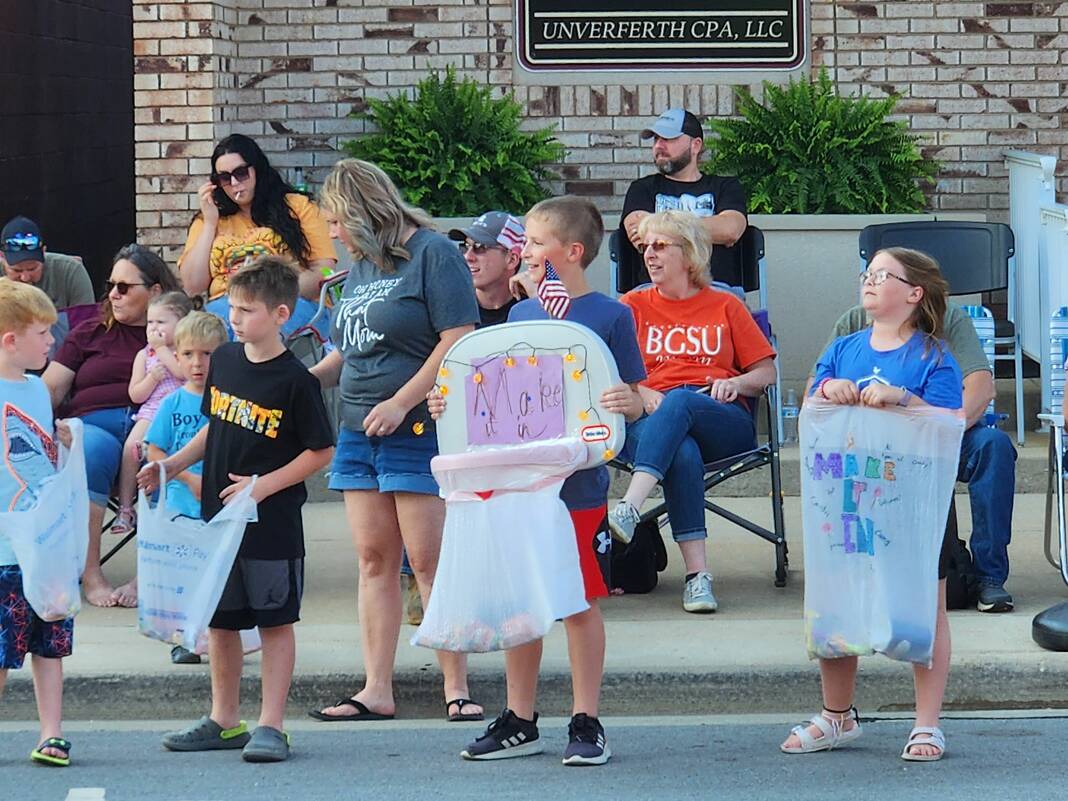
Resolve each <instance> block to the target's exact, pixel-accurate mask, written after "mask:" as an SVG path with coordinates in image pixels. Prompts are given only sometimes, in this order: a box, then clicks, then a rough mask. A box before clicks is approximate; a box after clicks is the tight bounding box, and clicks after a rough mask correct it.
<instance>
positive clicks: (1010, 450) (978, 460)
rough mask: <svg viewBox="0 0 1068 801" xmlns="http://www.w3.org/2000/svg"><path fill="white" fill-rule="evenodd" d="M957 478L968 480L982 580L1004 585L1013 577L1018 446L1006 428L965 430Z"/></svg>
mask: <svg viewBox="0 0 1068 801" xmlns="http://www.w3.org/2000/svg"><path fill="white" fill-rule="evenodd" d="M957 480H958V481H964V482H967V484H968V496H969V498H970V499H971V506H972V537H971V548H972V557H973V559H974V560H975V572H976V573H977V574H978V577H979V582H980V583H981V584H986V585H997V586H1000V585H1002V584H1004V583H1005V580H1006V579H1007V578H1008V577H1009V550H1008V548H1009V541H1010V540H1011V538H1012V498H1013V492H1014V491H1015V486H1016V449H1015V448H1014V447H1013V446H1012V440H1011V439H1009V436H1008V435H1007V434H1006V433H1005V432H1004V431H1000V430H998V429H996V428H989V427H987V426H984V425H975V426H972V427H971V428H969V429H968V430H967V431H965V432H964V439H963V440H962V441H961V446H960V467H959V468H958V470H957Z"/></svg>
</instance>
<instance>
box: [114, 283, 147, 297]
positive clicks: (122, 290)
mask: <svg viewBox="0 0 1068 801" xmlns="http://www.w3.org/2000/svg"><path fill="white" fill-rule="evenodd" d="M135 286H148V284H131V283H129V282H127V281H105V282H104V289H106V290H107V293H108V294H109V295H110V294H111V290H113V289H115V290H117V291H118V293H119V294H120V295H125V294H126V293H127V292H129V291H130V290H131V289H133V288H134V287H135Z"/></svg>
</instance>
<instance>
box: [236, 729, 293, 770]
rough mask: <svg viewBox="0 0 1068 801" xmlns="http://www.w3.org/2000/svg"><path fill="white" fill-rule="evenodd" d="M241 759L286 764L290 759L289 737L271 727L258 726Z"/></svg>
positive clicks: (253, 731)
mask: <svg viewBox="0 0 1068 801" xmlns="http://www.w3.org/2000/svg"><path fill="white" fill-rule="evenodd" d="M241 758H242V759H243V760H245V761H246V762H285V761H286V760H287V759H289V735H288V734H286V733H285V732H284V731H279V730H278V729H274V728H271V727H270V726H257V727H256V728H255V729H253V730H252V736H251V737H250V738H249V741H248V743H246V745H245V747H244V749H243V750H242V751H241Z"/></svg>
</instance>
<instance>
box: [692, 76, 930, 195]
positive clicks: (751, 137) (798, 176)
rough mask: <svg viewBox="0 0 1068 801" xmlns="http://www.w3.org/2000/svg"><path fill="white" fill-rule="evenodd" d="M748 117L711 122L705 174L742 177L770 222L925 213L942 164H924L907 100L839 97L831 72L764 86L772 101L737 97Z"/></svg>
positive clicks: (741, 94) (739, 94) (742, 91)
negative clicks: (901, 110)
mask: <svg viewBox="0 0 1068 801" xmlns="http://www.w3.org/2000/svg"><path fill="white" fill-rule="evenodd" d="M737 98H738V104H739V108H738V111H739V114H740V117H739V118H737V119H715V120H712V121H710V122H709V128H710V129H711V131H712V136H710V137H709V139H708V142H707V144H708V149H709V152H710V154H711V158H710V159H709V161H708V162H707V164H706V165H703V167H702V169H704V170H705V171H706V172H708V173H710V174H716V175H736V176H738V179H739V180H740V181H741V183H742V186H744V187H745V189H746V192H747V193H748V195H749V210H750V211H751V212H754V213H761V214H875V213H902V212H917V211H922V210H923V209H924V207H925V205H926V198H925V197H924V194H923V191H922V189H921V187H922V186H923V185H925V184H927V185H930V184H933V183H934V176H935V174H936V173H937V171H938V169H939V164H938V163H937V162H935V161H933V160H931V159H928V158H926V157H924V156H923V154H922V153H921V152H920V149H919V147H918V146H917V138H916V137H915V136H913V135H912V134H910V133H909V131H908V127H907V126H906V125H905V123H903V122H898V121H891V120H888V119H887V116H888V115H890V114H892V113H893V111H894V107H895V106H896V105H897V101H898V98H896V97H887V98H869V97H864V96H860V97H840V96H838V95H837V94H836V93H835V90H834V85H833V84H832V83H831V79H830V78H829V77H828V75H827V71H826V70H820V74H819V76H818V77H817V78H816V80H815V81H807V80H806V81H791V82H790V83H789V84H788V85H786V86H775V85H773V84H769V83H765V84H764V102H763V104H761V103H759V102H757V100H756V99H755V98H754V97H753V96H752V94H751V93H750V92H749V91H748V90H747V89H739V90H738V91H737Z"/></svg>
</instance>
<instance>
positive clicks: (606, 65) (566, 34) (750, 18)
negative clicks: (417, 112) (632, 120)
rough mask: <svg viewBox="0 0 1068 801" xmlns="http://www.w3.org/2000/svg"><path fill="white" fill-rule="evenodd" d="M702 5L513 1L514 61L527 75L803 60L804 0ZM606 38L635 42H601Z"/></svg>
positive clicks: (779, 64) (786, 66) (750, 66)
mask: <svg viewBox="0 0 1068 801" xmlns="http://www.w3.org/2000/svg"><path fill="white" fill-rule="evenodd" d="M710 5H712V3H711V2H710V0H517V2H516V21H515V24H516V28H515V30H516V36H515V42H516V58H517V60H518V62H519V64H520V66H522V67H523V69H525V70H528V71H530V72H567V71H574V70H581V71H619V70H638V71H642V72H662V71H687V72H705V71H713V70H731V71H742V70H761V71H764V70H781V71H785V70H793V69H797V68H798V67H800V66H802V65H803V64H804V63H805V62H806V60H807V59H808V53H809V41H808V31H809V28H808V6H809V2H808V0H754V1H753V2H747V1H746V0H724V1H723V2H717V3H715V5H716V6H718V8H716V9H709V6H710ZM613 36H615V37H617V38H622V39H627V40H636V41H635V43H634V44H633V45H629V44H628V43H627V42H626V41H622V42H621V41H606V40H610V39H611V38H612V37H613ZM584 37H585V38H584ZM776 37H778V38H776ZM554 39H558V40H563V39H567V40H568V41H553V40H554ZM571 42H574V44H570V43H571ZM762 53H769V55H768V56H762V55H761V54H762Z"/></svg>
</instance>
